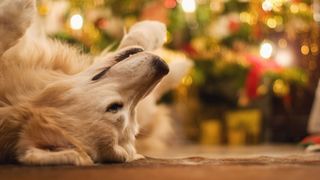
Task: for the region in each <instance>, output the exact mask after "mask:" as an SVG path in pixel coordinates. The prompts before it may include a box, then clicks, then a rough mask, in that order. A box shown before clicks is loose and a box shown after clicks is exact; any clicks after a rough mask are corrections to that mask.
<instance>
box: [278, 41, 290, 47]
mask: <svg viewBox="0 0 320 180" xmlns="http://www.w3.org/2000/svg"><path fill="white" fill-rule="evenodd" d="M287 45H288V43H287V40H285V39H279V41H278V46H279V47H280V48H286V47H287Z"/></svg>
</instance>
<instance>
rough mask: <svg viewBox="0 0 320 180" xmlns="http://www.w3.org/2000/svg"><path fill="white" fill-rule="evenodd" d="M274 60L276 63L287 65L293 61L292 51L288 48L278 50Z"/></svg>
mask: <svg viewBox="0 0 320 180" xmlns="http://www.w3.org/2000/svg"><path fill="white" fill-rule="evenodd" d="M275 61H276V63H277V64H278V65H280V66H283V67H289V66H291V65H292V63H293V57H292V53H291V51H290V50H289V49H280V50H278V52H277V54H276V57H275Z"/></svg>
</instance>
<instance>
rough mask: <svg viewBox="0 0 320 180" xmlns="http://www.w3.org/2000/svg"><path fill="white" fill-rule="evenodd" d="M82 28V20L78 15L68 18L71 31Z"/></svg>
mask: <svg viewBox="0 0 320 180" xmlns="http://www.w3.org/2000/svg"><path fill="white" fill-rule="evenodd" d="M82 26H83V18H82V16H81V15H80V14H74V15H73V16H71V18H70V27H71V29H73V30H80V29H81V28H82Z"/></svg>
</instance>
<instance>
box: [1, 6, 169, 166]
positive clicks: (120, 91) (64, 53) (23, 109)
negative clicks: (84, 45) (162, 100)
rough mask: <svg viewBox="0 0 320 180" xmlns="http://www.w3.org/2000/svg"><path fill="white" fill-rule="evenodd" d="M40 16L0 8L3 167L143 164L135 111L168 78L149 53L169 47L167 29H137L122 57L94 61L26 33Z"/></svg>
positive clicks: (145, 25)
mask: <svg viewBox="0 0 320 180" xmlns="http://www.w3.org/2000/svg"><path fill="white" fill-rule="evenodd" d="M34 15H35V2H34V1H33V0H2V1H1V2H0V37H1V39H0V162H1V163H6V162H14V161H18V162H20V163H23V164H34V165H53V164H56V165H57V164H72V165H92V164H94V163H102V162H111V161H112V162H126V161H132V160H134V159H137V158H142V157H143V156H141V155H139V154H137V152H136V149H135V136H136V135H137V134H138V131H139V125H138V123H137V121H136V118H135V107H136V105H137V103H138V102H139V101H140V100H141V98H143V97H144V96H146V95H147V93H148V92H150V91H151V90H152V89H153V87H155V86H156V84H157V83H158V82H159V81H160V79H161V78H162V77H163V76H164V75H165V74H166V73H168V67H167V65H166V64H165V63H164V62H163V61H162V60H161V59H160V58H159V57H158V56H156V55H154V54H152V53H149V52H146V50H154V49H156V48H159V47H160V46H161V45H162V44H163V41H164V36H165V26H164V25H163V24H161V23H158V22H152V21H144V22H141V23H138V24H136V25H134V26H133V27H132V28H131V29H130V31H129V33H128V34H126V35H125V37H124V40H123V41H122V42H121V44H120V46H119V49H118V50H117V51H116V52H114V53H109V54H107V55H101V56H98V57H91V56H88V55H84V54H80V53H79V52H78V51H77V50H76V49H74V48H72V47H69V46H67V45H65V44H62V43H59V42H56V41H53V40H49V39H47V38H46V37H42V36H40V37H35V33H34V31H32V28H29V29H28V27H30V25H31V23H32V22H33V21H34V19H33V18H34ZM40 34H41V33H40ZM142 34H145V35H148V36H142ZM140 35H141V36H140ZM136 45H138V46H136ZM142 48H144V49H145V50H143V49H142Z"/></svg>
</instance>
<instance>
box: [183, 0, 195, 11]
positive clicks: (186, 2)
mask: <svg viewBox="0 0 320 180" xmlns="http://www.w3.org/2000/svg"><path fill="white" fill-rule="evenodd" d="M181 6H182V10H183V11H184V12H186V13H193V12H195V11H196V1H195V0H182V1H181Z"/></svg>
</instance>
